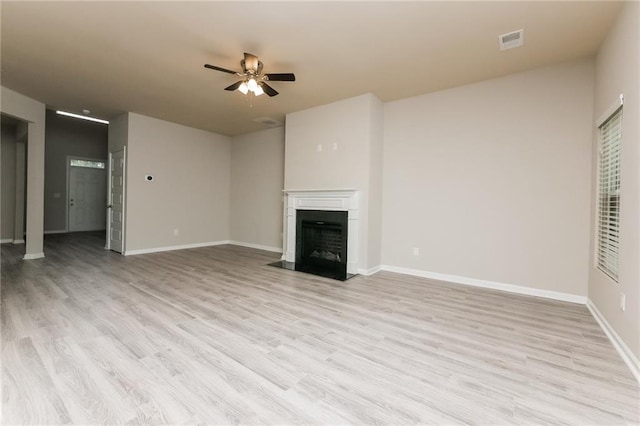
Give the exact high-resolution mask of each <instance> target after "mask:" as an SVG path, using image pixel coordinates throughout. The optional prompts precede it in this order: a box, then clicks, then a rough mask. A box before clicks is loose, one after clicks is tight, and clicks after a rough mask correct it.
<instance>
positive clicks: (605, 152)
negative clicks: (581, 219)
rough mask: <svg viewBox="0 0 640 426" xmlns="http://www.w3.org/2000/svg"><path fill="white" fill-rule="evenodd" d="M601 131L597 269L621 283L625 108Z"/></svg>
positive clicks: (611, 118)
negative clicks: (622, 165)
mask: <svg viewBox="0 0 640 426" xmlns="http://www.w3.org/2000/svg"><path fill="white" fill-rule="evenodd" d="M599 129H600V158H599V163H598V170H599V175H598V223H597V226H598V247H597V249H598V253H597V256H598V259H597V261H598V268H600V269H601V270H602V271H603V272H604V273H605V274H607V275H609V276H610V277H611V278H613V279H614V280H615V281H616V282H617V281H618V242H619V236H620V235H619V234H620V139H621V137H622V107H620V108H618V110H616V112H614V113H613V114H612V115H611V116H610V117H609V118H608V119H607V120H606V121H605V122H604V123H603V124H602V125H600V127H599Z"/></svg>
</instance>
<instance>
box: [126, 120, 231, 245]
mask: <svg viewBox="0 0 640 426" xmlns="http://www.w3.org/2000/svg"><path fill="white" fill-rule="evenodd" d="M230 143H231V140H230V138H229V137H227V136H222V135H218V134H215V133H211V132H207V131H204V130H198V129H193V128H191V127H186V126H182V125H178V124H174V123H170V122H167V121H163V120H158V119H155V118H150V117H145V116H143V115H139V114H134V113H129V117H128V141H127V144H128V146H127V206H126V226H127V231H126V232H127V237H126V251H127V252H130V251H132V250H149V249H162V248H168V247H175V246H183V245H193V244H207V243H214V242H218V241H225V240H228V239H229V210H230V209H229V199H230V194H229V188H230V175H231V173H230V172H231V170H230V164H231V147H230ZM145 175H153V176H154V177H155V180H154V181H152V182H147V181H146V180H145V179H144V176H145ZM175 229H177V230H178V235H174V230H175Z"/></svg>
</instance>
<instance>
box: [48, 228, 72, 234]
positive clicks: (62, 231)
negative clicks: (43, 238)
mask: <svg viewBox="0 0 640 426" xmlns="http://www.w3.org/2000/svg"><path fill="white" fill-rule="evenodd" d="M68 232H69V231H67V230H66V229H56V230H53V231H44V234H45V235H47V234H66V233H68Z"/></svg>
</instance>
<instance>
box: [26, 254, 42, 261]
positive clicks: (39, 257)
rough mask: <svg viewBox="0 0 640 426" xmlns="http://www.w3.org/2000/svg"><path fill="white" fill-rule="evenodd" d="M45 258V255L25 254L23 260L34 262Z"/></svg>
mask: <svg viewBox="0 0 640 426" xmlns="http://www.w3.org/2000/svg"><path fill="white" fill-rule="evenodd" d="M43 257H44V253H29V254H25V255H24V257H23V258H22V259H23V260H33V259H42V258H43Z"/></svg>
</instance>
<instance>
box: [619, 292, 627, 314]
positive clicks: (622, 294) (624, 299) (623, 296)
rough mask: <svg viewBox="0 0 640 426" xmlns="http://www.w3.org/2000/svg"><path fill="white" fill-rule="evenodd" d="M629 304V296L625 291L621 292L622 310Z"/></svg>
mask: <svg viewBox="0 0 640 426" xmlns="http://www.w3.org/2000/svg"><path fill="white" fill-rule="evenodd" d="M626 304H627V296H625V294H624V293H620V310H621V311H622V312H624V310H625V308H626Z"/></svg>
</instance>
